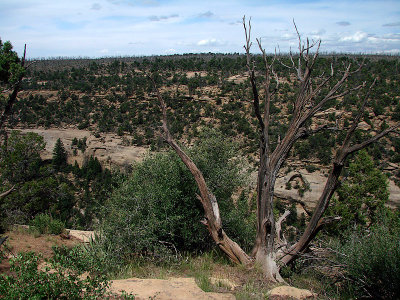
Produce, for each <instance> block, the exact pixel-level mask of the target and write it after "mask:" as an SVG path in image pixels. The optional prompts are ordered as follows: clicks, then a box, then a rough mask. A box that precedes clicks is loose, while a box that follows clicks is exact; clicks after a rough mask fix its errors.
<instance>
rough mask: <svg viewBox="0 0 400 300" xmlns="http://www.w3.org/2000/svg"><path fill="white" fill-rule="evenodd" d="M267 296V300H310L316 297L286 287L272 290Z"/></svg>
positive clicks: (310, 293) (303, 291)
mask: <svg viewBox="0 0 400 300" xmlns="http://www.w3.org/2000/svg"><path fill="white" fill-rule="evenodd" d="M268 294H269V298H268V299H312V298H315V297H316V295H315V294H314V293H312V292H311V291H309V290H304V289H298V288H295V287H292V286H287V285H282V286H278V287H276V288H273V289H272V290H270V291H269V293H268Z"/></svg>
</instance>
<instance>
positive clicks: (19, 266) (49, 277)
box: [0, 252, 109, 300]
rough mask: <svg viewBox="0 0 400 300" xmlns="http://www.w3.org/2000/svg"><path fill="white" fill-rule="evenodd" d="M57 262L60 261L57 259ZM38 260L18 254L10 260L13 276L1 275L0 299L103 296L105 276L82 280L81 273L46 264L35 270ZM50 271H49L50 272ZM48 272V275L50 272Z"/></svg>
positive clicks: (78, 270) (51, 262)
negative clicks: (41, 268) (42, 267)
mask: <svg viewBox="0 0 400 300" xmlns="http://www.w3.org/2000/svg"><path fill="white" fill-rule="evenodd" d="M58 258H60V257H58ZM40 260H41V257H40V256H38V255H36V254H34V253H33V252H28V253H20V254H18V255H17V256H16V257H15V258H12V259H11V260H10V264H11V272H12V273H13V275H11V276H7V275H0V295H1V297H2V298H4V299H10V300H12V299H98V298H99V297H102V296H104V295H105V293H106V289H107V287H108V285H109V284H108V282H107V281H106V279H105V277H104V276H88V277H87V278H85V279H83V278H82V277H81V275H82V274H83V270H82V269H77V268H74V265H68V266H65V265H63V264H61V263H59V262H57V261H56V260H51V261H49V262H48V263H49V266H47V267H45V269H44V270H40V269H38V266H39V263H40ZM50 270H51V271H50ZM49 271H50V272H49Z"/></svg>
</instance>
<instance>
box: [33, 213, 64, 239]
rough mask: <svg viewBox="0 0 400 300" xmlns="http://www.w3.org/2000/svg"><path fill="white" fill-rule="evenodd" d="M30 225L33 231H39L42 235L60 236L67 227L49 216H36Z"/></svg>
mask: <svg viewBox="0 0 400 300" xmlns="http://www.w3.org/2000/svg"><path fill="white" fill-rule="evenodd" d="M30 225H31V226H32V227H33V230H37V231H38V232H39V233H40V234H45V233H49V234H60V233H62V232H63V231H64V230H65V225H64V223H63V222H62V221H60V220H58V219H53V218H52V217H51V216H49V215H48V214H38V215H36V216H35V218H34V219H33V220H32V221H31V223H30Z"/></svg>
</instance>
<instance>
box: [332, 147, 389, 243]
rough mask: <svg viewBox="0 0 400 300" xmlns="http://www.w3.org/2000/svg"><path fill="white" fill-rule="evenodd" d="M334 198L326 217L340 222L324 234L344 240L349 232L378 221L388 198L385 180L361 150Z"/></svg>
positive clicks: (370, 159)
mask: <svg viewBox="0 0 400 300" xmlns="http://www.w3.org/2000/svg"><path fill="white" fill-rule="evenodd" d="M337 194H338V197H337V198H333V199H332V202H333V206H332V207H330V208H329V210H328V214H330V215H337V216H341V218H342V219H341V220H340V222H339V223H333V224H332V225H329V226H328V231H329V232H330V233H332V234H337V235H342V236H344V235H346V231H348V230H349V228H352V229H354V228H360V227H366V226H370V225H371V224H374V223H376V222H377V221H378V220H379V218H380V217H381V216H380V214H379V213H378V211H379V210H380V209H382V208H383V207H384V204H385V203H386V201H387V200H388V198H389V191H388V183H387V178H386V176H385V174H383V173H382V171H380V170H379V169H378V168H376V166H375V164H374V161H373V160H372V157H371V156H369V155H368V153H367V152H366V151H365V150H362V151H360V152H359V153H358V154H357V156H356V157H355V158H354V159H353V161H352V162H351V163H350V165H349V168H348V176H347V180H346V181H345V182H344V183H343V184H342V186H341V187H340V188H339V189H338V190H337Z"/></svg>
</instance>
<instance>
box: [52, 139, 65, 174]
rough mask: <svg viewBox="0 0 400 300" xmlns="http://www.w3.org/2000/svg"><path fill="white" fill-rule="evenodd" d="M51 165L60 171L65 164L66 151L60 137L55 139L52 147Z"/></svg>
mask: <svg viewBox="0 0 400 300" xmlns="http://www.w3.org/2000/svg"><path fill="white" fill-rule="evenodd" d="M52 162H53V166H54V168H55V169H56V170H58V171H61V170H63V169H65V167H66V166H67V152H66V151H65V148H64V144H63V142H62V141H61V139H57V141H56V144H55V145H54V149H53V161H52Z"/></svg>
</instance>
